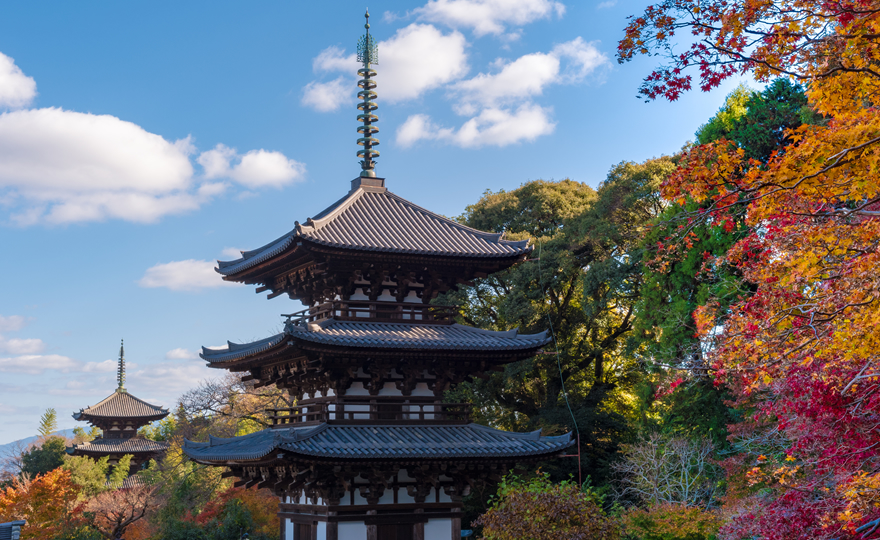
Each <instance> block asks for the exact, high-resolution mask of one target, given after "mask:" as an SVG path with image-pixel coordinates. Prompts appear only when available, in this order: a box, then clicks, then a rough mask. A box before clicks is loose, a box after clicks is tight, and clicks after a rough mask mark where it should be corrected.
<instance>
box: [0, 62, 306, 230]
mask: <svg viewBox="0 0 880 540" xmlns="http://www.w3.org/2000/svg"><path fill="white" fill-rule="evenodd" d="M23 80H26V81H30V83H33V80H32V79H30V78H28V77H25V76H24V74H22V73H21V71H20V70H18V68H17V67H15V65H14V64H13V63H12V60H11V59H9V57H7V56H4V55H3V54H2V53H0V108H2V107H3V106H4V104H5V105H9V104H10V103H12V101H10V100H12V99H13V98H12V97H9V96H13V94H14V95H15V96H24V95H26V94H27V92H25V93H22V92H21V91H18V90H17V91H16V92H18V93H13V91H12V90H10V89H12V88H23V86H22V84H24V83H22V82H21V81H23ZM10 81H11V82H10ZM16 81H18V82H16ZM16 85H17V86H16ZM34 88H35V86H34V87H33V88H32V89H31V90H32V92H31V94H33V93H34V92H35V89H34ZM27 95H30V94H27ZM4 96H6V97H4ZM31 97H32V96H31ZM15 99H18V100H19V101H17V102H16V103H19V102H20V104H21V105H22V106H23V105H26V104H27V102H28V100H27V99H24V98H21V99H19V98H15ZM4 100H5V101H4ZM218 148H219V147H218ZM195 152H196V148H195V146H194V145H193V143H192V140H191V138H190V137H187V138H185V139H182V140H178V141H175V142H172V141H168V140H166V139H164V138H163V137H161V136H160V135H156V134H154V133H150V132H148V131H146V130H145V129H143V128H142V127H140V126H138V125H136V124H134V123H131V122H126V121H124V120H121V119H119V118H117V117H115V116H111V115H95V114H87V113H80V112H74V111H67V110H64V109H60V108H46V109H25V110H17V111H12V112H5V113H3V114H0V208H4V209H5V210H6V211H7V212H8V213H9V217H10V220H11V221H12V222H13V223H16V224H18V225H22V226H26V225H33V224H36V223H48V224H65V223H75V222H86V221H102V220H106V219H122V220H126V221H133V222H139V223H151V222H155V221H157V220H159V219H160V218H162V217H164V216H166V215H169V214H179V213H183V212H188V211H192V210H196V209H198V208H199V207H200V206H202V205H203V204H205V203H206V202H208V201H210V200H211V199H212V198H213V197H216V196H217V195H219V194H221V193H223V192H224V191H225V190H226V189H227V188H228V186H227V185H226V184H225V183H218V182H206V181H205V180H206V179H200V178H197V177H196V176H195V173H194V168H193V165H192V162H191V157H192V155H193V154H194V153H195ZM231 157H235V158H236V160H237V163H236V165H235V166H231V167H230V165H229V160H228V159H227V161H226V162H225V165H226V169H225V172H226V173H227V174H226V175H227V176H229V177H230V178H231V179H233V180H235V181H237V182H239V183H241V184H243V185H245V186H247V187H251V188H253V187H264V186H276V187H277V186H280V185H283V184H287V183H289V182H291V181H293V180H294V179H297V178H299V177H300V176H301V175H302V173H303V171H304V166H303V165H302V164H301V163H298V162H296V161H293V160H289V159H287V158H286V157H285V156H284V155H282V154H281V153H279V152H268V151H265V150H252V151H250V152H247V153H246V154H244V155H243V156H238V155H237V154H236V155H234V156H231ZM221 165H222V163H221ZM218 176H223V175H213V176H211V175H208V177H207V179H210V178H216V177H218Z"/></svg>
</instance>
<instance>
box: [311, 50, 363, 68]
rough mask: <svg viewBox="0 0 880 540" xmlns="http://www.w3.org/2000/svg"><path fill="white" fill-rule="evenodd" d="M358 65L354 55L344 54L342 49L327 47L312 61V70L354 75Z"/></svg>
mask: <svg viewBox="0 0 880 540" xmlns="http://www.w3.org/2000/svg"><path fill="white" fill-rule="evenodd" d="M358 68H360V65H358V61H357V56H356V55H355V54H354V53H351V54H348V55H347V54H345V49H343V48H342V47H327V48H326V49H324V50H323V51H321V52H320V53H319V54H318V56H316V57H315V59H314V60H312V69H313V70H315V71H348V72H351V73H356V72H357V70H358Z"/></svg>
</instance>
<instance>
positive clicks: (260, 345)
mask: <svg viewBox="0 0 880 540" xmlns="http://www.w3.org/2000/svg"><path fill="white" fill-rule="evenodd" d="M284 336H285V334H284V333H281V334H275V335H274V336H269V337H267V338H265V339H261V340H259V341H253V342H251V343H233V342H231V341H227V342H226V347H224V348H216V349H215V348H211V347H202V353H201V354H200V355H199V356H201V357H202V358H204V359H205V360H207V361H209V362H211V363H212V364H213V363H218V362H231V361H233V360H240V359H242V358H246V357H248V356H250V355H252V354H257V353H261V352H263V351H266V350H268V349H271V348H272V347H274V346H276V345H278V344H279V343H281V342H282V341H283V340H284Z"/></svg>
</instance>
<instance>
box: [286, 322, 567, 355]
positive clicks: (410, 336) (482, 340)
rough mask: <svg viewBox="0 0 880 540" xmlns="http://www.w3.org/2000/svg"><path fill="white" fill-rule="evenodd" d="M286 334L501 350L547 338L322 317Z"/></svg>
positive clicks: (331, 341)
mask: <svg viewBox="0 0 880 540" xmlns="http://www.w3.org/2000/svg"><path fill="white" fill-rule="evenodd" d="M286 330H287V331H288V333H289V334H290V335H291V336H292V337H294V338H296V339H304V340H306V341H312V342H315V343H323V344H325V345H343V346H357V347H377V348H395V349H413V348H419V349H442V350H466V351H505V350H521V349H532V348H537V347H541V346H542V345H545V344H546V343H548V342H549V341H550V339H549V338H548V337H547V332H546V331H545V332H541V333H539V334H520V333H519V330H518V329H516V328H514V329H513V330H507V331H504V332H494V331H492V330H481V329H479V328H473V327H471V326H465V325H462V324H450V325H441V324H406V323H383V322H354V321H337V320H335V319H324V320H323V321H320V322H317V323H310V324H309V325H308V326H293V325H290V326H289V327H288V328H287V329H286Z"/></svg>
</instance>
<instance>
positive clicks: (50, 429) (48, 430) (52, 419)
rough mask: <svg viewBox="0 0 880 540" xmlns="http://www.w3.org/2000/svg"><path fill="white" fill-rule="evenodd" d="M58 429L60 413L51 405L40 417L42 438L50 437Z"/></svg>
mask: <svg viewBox="0 0 880 540" xmlns="http://www.w3.org/2000/svg"><path fill="white" fill-rule="evenodd" d="M56 431H58V413H56V412H55V409H53V408H51V407H49V408H48V409H46V412H44V413H43V416H41V417H40V429H39V433H40V438H41V439H44V440H45V439H48V438H49V436H51V435H52V434H53V433H55V432H56Z"/></svg>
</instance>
